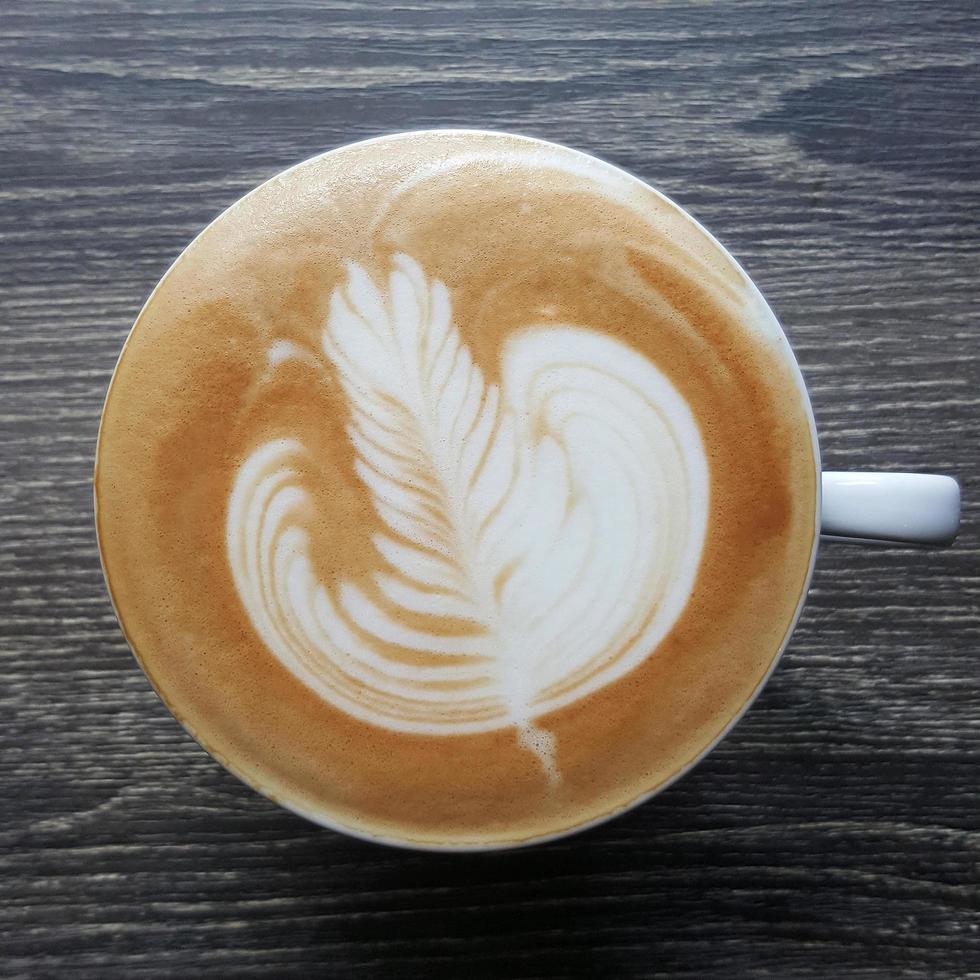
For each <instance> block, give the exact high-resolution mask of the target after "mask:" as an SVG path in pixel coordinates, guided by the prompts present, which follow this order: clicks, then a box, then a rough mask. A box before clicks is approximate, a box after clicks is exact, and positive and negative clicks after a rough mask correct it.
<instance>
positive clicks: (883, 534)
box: [233, 144, 960, 851]
mask: <svg viewBox="0 0 980 980" xmlns="http://www.w3.org/2000/svg"><path fill="white" fill-rule="evenodd" d="M542 145H545V146H547V144H542ZM565 152H567V151H565ZM583 157H584V155H583ZM584 159H591V158H588V157H584ZM605 166H609V165H608V164H606V165H605ZM613 169H614V170H615V168H613ZM618 173H619V175H620V177H622V178H625V179H626V180H628V181H631V182H632V181H635V180H636V178H634V177H632V176H630V175H625V174H623V173H622V171H618ZM661 196H662V195H661ZM670 203H671V204H672V206H673V207H676V208H678V211H680V212H681V213H682V214H683V215H684V217H685V219H686V220H688V221H690V222H691V223H693V224H694V225H695V226H697V227H698V228H700V229H701V231H702V232H703V233H704V234H705V236H706V237H707V238H709V239H711V240H712V241H714V242H715V244H716V245H717V247H718V249H719V250H720V251H721V252H722V253H723V254H724V255H725V256H726V257H727V258H728V259H729V260H730V261H731V263H732V265H733V266H734V267H735V268H737V269H739V268H740V266H739V265H738V263H737V262H736V261H735V259H734V258H733V257H732V256H731V254H730V253H729V252H728V251H727V250H726V249H725V248H724V247H723V246H722V245H721V244H720V243H718V242H717V241H716V240H715V239H714V238H713V236H711V235H710V233H709V232H707V231H706V230H705V229H704V228H703V227H701V226H700V224H699V223H698V222H697V221H695V219H694V218H692V217H691V216H690V215H689V214H687V212H685V211H683V209H681V208H679V206H678V205H676V204H674V203H673V202H670ZM743 275H744V271H743ZM745 278H746V282H747V283H748V285H749V288H750V289H751V291H752V292H754V293H755V294H756V295H757V297H758V300H759V302H760V303H761V304H763V307H764V311H765V314H766V319H767V320H768V319H769V317H770V316H771V313H770V311H769V310H768V307H766V306H765V301H764V299H763V298H762V296H761V294H759V293H758V289H757V288H756V287H754V285H752V284H751V280H750V279H749V277H748V276H747V275H746V276H745ZM771 325H772V327H773V330H774V331H776V335H777V338H778V342H779V344H780V346H781V347H782V355H783V356H784V357H785V359H786V361H787V362H788V363H789V364H791V365H792V367H793V369H794V370H795V373H796V378H797V382H798V388H799V391H800V395H801V397H802V399H803V402H804V407H805V409H806V412H807V418H808V422H809V431H810V436H811V439H812V443H813V459H814V466H815V468H816V472H817V474H820V473H821V470H820V456H819V446H818V445H817V437H816V423H815V421H814V418H813V413H812V409H811V407H810V402H809V396H808V394H807V392H806V386H805V384H804V381H803V378H802V374H801V373H800V372H799V367H798V365H797V363H796V359H795V355H794V354H793V353H792V350H791V348H790V346H789V344H788V342H786V340H785V336H784V335H781V334H779V332H778V325H777V323H776V320H775V318H774V317H772V320H771ZM815 508H816V514H815V517H816V524H817V527H818V529H819V534H818V535H814V542H813V547H812V550H811V553H810V564H809V569H808V572H807V579H806V582H805V585H804V588H803V590H802V594H801V598H800V601H799V604H798V606H797V609H796V614H795V616H794V619H793V623H792V625H791V628H790V630H789V631H788V632H787V634H786V637H785V638H784V641H783V644H782V646H781V647H780V649H779V651H778V653H777V655H776V656H775V657H774V658H773V660H772V663H771V664H770V666H769V670H768V672H767V674H766V677H765V678H763V680H762V682H761V683H760V684H759V685H758V686H757V687H756V689H755V692H754V694H753V696H752V697H751V698H749V699H748V700H747V701H746V703H745V704H743V705H742V706H741V708H740V710H739V711H738V713H737V715H736V716H735V717H734V718H732V720H731V721H730V723H729V724H728V725H727V726H726V727H725V729H724V730H723V731H722V732H721V733H720V734H719V735H718V737H717V738H715V739H714V740H713V741H712V742H711V743H710V744H708V745H707V746H705V747H704V748H703V749H702V751H701V752H699V753H698V755H697V756H696V757H695V758H694V759H692V760H690V761H689V762H688V764H687V765H685V766H683V768H682V769H680V770H679V771H678V772H676V773H675V774H674V775H673V776H672V778H670V779H668V780H667V781H665V782H664V783H661V784H660V785H659V786H657V787H656V789H654V790H653V791H651V792H649V793H647V794H645V795H642V796H640V797H638V798H636V799H634V800H632V801H631V802H630V803H629V804H628V805H626V806H624V807H621V808H619V809H617V810H616V811H614V812H613V813H611V814H609V815H607V816H604V817H602V818H600V819H597V820H594V821H591V822H587V823H585V824H580V825H578V826H575V827H574V828H572V829H570V830H566V831H563V832H561V833H557V834H551V835H546V836H540V837H535V838H532V839H531V840H529V841H527V843H541V842H544V841H547V840H553V839H555V838H556V837H564V836H569V835H571V834H574V833H578V832H580V831H582V830H586V829H588V828H589V827H592V826H595V825H596V824H599V823H604V822H605V821H606V820H608V819H611V818H612V817H613V816H617V815H619V814H622V813H624V812H626V811H627V810H630V809H633V808H634V807H636V806H639V805H640V804H641V803H643V802H645V801H646V800H649V799H650V798H651V797H653V796H655V795H657V794H658V793H660V792H662V791H663V790H664V789H665V788H666V787H667V786H669V785H671V784H672V783H673V782H675V781H676V780H677V779H678V778H680V777H681V776H683V775H684V774H685V773H687V772H689V771H690V769H691V768H693V767H694V766H695V765H697V763H698V762H700V760H701V759H703V758H704V757H705V756H706V755H707V754H708V753H709V752H710V751H711V750H712V749H713V748H714V747H715V746H716V745H717V744H718V743H719V742H720V741H721V739H722V738H724V737H725V735H726V734H727V733H728V732H729V731H730V730H731V728H732V727H733V726H734V725H735V724H736V722H737V721H738V720H739V719H740V718H741V717H742V715H744V713H745V712H746V711H747V710H748V708H749V706H750V705H751V703H752V701H753V700H754V699H755V697H757V696H758V694H759V692H760V691H761V690H762V688H763V687H764V686H765V683H766V681H767V680H768V678H769V676H771V674H772V671H773V670H774V669H775V666H776V664H777V663H778V661H779V658H780V656H781V655H782V652H783V650H784V649H785V647H786V645H787V643H788V641H789V638H790V636H791V634H792V629H793V627H795V625H796V621H797V620H798V618H799V615H800V613H801V612H802V608H803V605H804V603H805V599H806V592H807V589H808V588H809V584H810V577H811V576H812V573H813V566H814V562H815V559H816V554H817V538H818V537H819V536H823V537H832V538H838V539H845V540H853V541H867V542H893V543H906V544H916V545H945V544H949V543H950V542H952V540H953V538H954V537H955V535H956V532H957V529H958V526H959V511H960V493H959V486H958V485H957V483H956V481H955V480H954V479H952V478H950V477H947V476H935V475H925V474H914V473H869V472H854V473H840V472H824V473H822V479H821V480H817V481H816V500H815ZM233 771H234V770H233ZM281 802H283V805H284V806H286V807H287V808H289V809H295V812H301V815H302V816H305V817H307V818H308V819H311V820H313V821H314V822H316V823H318V824H321V825H323V826H326V827H330V828H332V829H335V830H339V831H343V832H346V833H348V834H351V835H352V836H361V835H359V834H357V833H356V832H352V830H351V829H350V828H348V827H345V826H342V825H339V824H337V823H335V822H333V821H332V820H330V819H328V818H327V817H324V816H321V815H320V814H317V813H311V812H307V811H299V810H298V809H296V808H294V807H292V806H291V805H290V804H289V803H288V802H285V801H281ZM369 839H370V840H373V841H377V842H381V843H389V844H396V845H399V846H404V847H413V846H414V847H419V846H418V845H412V844H409V843H406V842H405V841H402V840H398V839H390V840H388V839H385V838H379V837H375V836H372V837H370V838H369ZM513 846H515V845H514V844H511V843H503V844H487V845H477V846H467V845H463V846H460V845H453V844H446V845H444V846H439V845H432V846H422V847H419V849H422V850H455V851H477V850H480V851H482V850H497V849H503V848H506V847H513Z"/></svg>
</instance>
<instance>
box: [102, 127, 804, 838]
mask: <svg viewBox="0 0 980 980" xmlns="http://www.w3.org/2000/svg"><path fill="white" fill-rule="evenodd" d="M437 133H438V134H449V135H464V136H490V137H500V136H503V137H507V138H509V139H516V140H521V141H524V142H528V143H533V144H535V145H537V146H542V147H547V148H549V149H554V150H559V151H562V152H564V153H571V154H573V155H575V156H578V157H581V158H583V159H584V160H587V161H590V162H592V163H598V164H600V165H601V166H603V167H606V168H609V169H610V170H612V171H613V172H615V173H616V174H618V175H619V176H620V177H624V178H626V179H627V180H629V181H631V182H635V183H639V184H640V185H641V186H642V187H643V188H645V189H646V190H648V191H650V192H652V193H653V194H654V195H655V196H656V197H657V198H659V199H660V200H661V201H663V202H664V203H666V204H667V205H669V206H670V207H672V208H674V209H675V210H676V211H677V212H679V213H680V214H681V215H682V216H683V218H684V219H685V220H687V221H690V222H691V223H692V224H693V225H694V226H695V227H696V228H697V229H698V230H699V231H700V232H701V233H702V234H703V235H705V237H706V238H707V239H708V240H709V241H710V242H712V243H713V244H714V245H715V246H717V248H718V249H719V250H720V251H721V253H722V254H723V255H724V256H725V258H726V259H727V260H728V261H729V262H730V263H731V264H732V265H733V266H734V268H735V269H737V270H738V272H740V273H741V274H742V276H743V277H744V279H745V283H746V284H747V286H748V289H749V292H750V294H752V295H753V297H754V298H755V299H756V300H757V301H758V302H759V303H760V304H761V305H762V307H763V309H764V310H765V311H767V312H768V313H769V315H770V316H771V317H772V322H773V324H774V325H775V327H776V328H777V330H778V332H779V339H780V340H781V341H782V347H783V353H784V355H785V360H786V361H787V365H788V367H789V368H790V371H791V373H792V375H793V378H794V381H795V383H796V387H797V390H798V393H799V394H800V396H801V398H802V402H803V408H804V414H805V416H806V420H807V425H808V427H809V431H810V442H811V450H812V458H813V465H814V514H813V541H812V543H811V546H810V559H809V564H808V567H807V572H806V576H805V577H804V580H803V583H802V585H801V587H800V595H799V598H798V599H797V603H796V610H795V612H794V614H793V616H792V618H791V620H790V622H789V624H788V626H787V628H786V632H785V634H784V635H783V639H782V641H781V642H780V644H779V647H778V649H777V650H776V653H775V654H774V655H773V657H772V660H771V661H770V663H769V666H768V667H767V668H766V671H765V673H764V674H763V675H762V677H761V678H760V679H759V681H758V683H757V684H756V686H755V688H753V690H752V692H751V694H749V696H748V697H747V698H746V699H745V701H744V702H743V703H742V705H741V706H740V707H739V709H738V711H737V712H736V713H735V714H734V715H733V716H732V717H731V718H730V719H729V720H728V722H727V723H726V724H725V726H724V727H723V728H722V729H721V731H720V732H718V734H717V735H716V736H715V737H714V738H713V739H712V740H711V741H710V742H708V743H707V744H706V745H705V746H704V747H702V748H701V749H700V750H699V751H698V752H697V753H696V754H695V755H694V756H693V757H692V758H691V759H689V760H688V761H687V762H685V763H684V764H683V765H682V766H681V767H680V768H679V769H677V770H676V771H675V772H673V773H671V775H670V776H668V777H667V778H666V779H664V780H663V781H662V782H660V783H658V784H657V785H656V786H655V787H653V789H651V790H649V791H647V792H645V793H641V794H640V795H639V796H637V797H634V798H633V799H632V800H630V801H629V802H627V803H624V804H622V805H621V806H618V807H615V808H614V809H612V810H609V811H608V812H606V813H602V814H600V815H599V816H598V817H593V818H592V819H590V820H587V821H585V822H583V823H578V824H575V825H574V826H572V827H566V828H564V829H562V830H558V831H555V832H553V833H548V834H537V835H534V836H531V837H527V838H523V839H516V840H499V841H486V842H476V841H469V842H466V841H464V842H460V843H452V842H432V841H424V840H412V839H411V838H403V837H395V836H388V835H385V834H372V833H368V832H366V831H363V830H359V829H358V828H357V827H354V826H350V825H347V824H343V823H341V822H339V821H335V820H332V819H331V818H329V817H324V816H323V815H322V814H321V813H318V812H315V811H313V810H309V809H306V808H304V807H303V806H301V805H299V804H297V803H295V802H293V801H290V800H285V799H280V798H279V797H278V796H277V795H275V794H273V793H272V792H271V791H269V790H268V789H266V788H264V787H263V786H261V785H260V784H259V782H258V781H257V780H253V779H252V778H250V777H249V776H247V775H246V774H245V773H244V772H243V771H241V770H240V769H239V768H238V767H237V766H236V764H235V762H234V761H233V760H230V759H227V758H226V757H225V756H223V755H222V754H221V753H220V752H217V751H216V750H215V749H213V748H212V747H211V746H210V745H209V744H208V739H207V738H206V737H204V736H202V735H200V734H199V733H198V732H197V731H196V730H195V728H194V727H193V726H192V725H190V724H189V723H188V721H187V720H186V719H185V718H184V717H183V716H182V714H181V713H180V712H179V711H178V709H177V707H176V706H175V705H174V704H173V703H171V700H170V699H168V698H167V697H166V695H165V694H164V692H163V691H162V689H161V687H160V686H159V685H158V683H157V681H156V679H155V678H154V677H153V675H152V673H151V672H150V670H149V668H148V666H147V664H146V663H145V662H144V659H143V657H142V656H141V655H140V653H139V651H138V650H137V649H136V646H135V644H134V643H133V641H132V640H131V638H130V636H129V633H128V632H127V630H126V626H125V623H124V621H123V617H122V615H121V614H120V610H119V607H118V605H117V604H116V598H115V595H114V594H113V589H112V584H111V582H110V580H109V574H108V570H107V569H106V562H105V556H104V553H103V547H102V538H101V534H100V530H99V528H100V520H99V515H100V512H99V493H98V475H99V461H100V458H101V449H102V439H103V430H104V425H105V417H106V409H107V407H108V404H109V399H110V397H111V395H112V388H113V385H114V384H115V381H116V377H117V374H118V372H119V368H120V366H121V364H122V361H123V358H124V356H125V354H126V349H127V347H128V346H129V342H130V340H131V339H132V337H133V334H134V332H135V331H136V328H137V326H138V325H139V322H140V320H141V319H142V317H143V314H144V313H145V312H146V311H147V310H148V309H149V307H150V304H151V303H152V302H153V299H154V297H155V296H156V293H157V291H158V290H159V289H160V288H161V287H162V286H163V285H164V283H165V282H166V281H167V280H168V279H169V278H170V276H171V275H172V274H173V273H174V271H175V270H176V268H177V266H178V265H179V264H180V263H181V260H182V259H183V258H184V256H185V255H186V254H187V252H188V251H189V250H190V249H191V248H192V247H193V246H194V244H195V243H196V242H197V241H198V239H199V238H201V237H202V236H203V235H205V234H206V233H207V232H208V231H209V230H210V228H211V227H212V226H213V225H215V224H216V223H218V222H219V221H221V220H222V218H224V217H225V215H226V214H229V213H230V212H231V211H233V210H234V209H235V208H237V207H238V206H239V205H241V204H242V203H243V202H244V201H246V200H247V199H248V198H250V197H252V195H253V194H257V193H258V192H259V191H260V190H261V189H262V188H264V187H265V186H266V185H267V184H268V183H270V182H272V181H274V180H278V179H280V178H281V177H283V176H285V175H286V174H289V173H291V172H293V171H295V170H298V169H299V168H301V167H305V166H308V165H309V164H311V163H313V162H314V161H316V160H320V159H322V158H324V157H327V156H330V155H331V154H334V153H339V152H342V151H344V150H349V149H352V148H354V147H363V146H369V145H371V144H374V143H381V142H385V141H387V140H396V139H403V138H405V137H407V136H429V135H433V134H437ZM821 472H822V465H821V459H820V445H819V441H818V439H817V426H816V419H815V417H814V414H813V406H812V404H811V402H810V394H809V391H808V390H807V387H806V380H805V379H804V377H803V372H802V370H801V369H800V365H799V362H798V360H797V358H796V352H795V351H794V350H793V347H792V344H790V342H789V338H788V337H787V336H786V331H785V330H784V329H783V325H782V323H781V322H780V321H779V318H778V317H777V316H776V314H775V313H774V312H773V310H772V307H770V305H769V303H768V301H767V300H766V298H765V296H763V294H762V292H761V290H760V289H759V287H758V286H757V285H756V283H755V281H754V280H753V279H752V277H751V276H749V274H748V273H747V272H746V271H745V269H743V268H742V265H741V264H740V263H739V262H738V260H737V259H736V258H735V256H733V255H732V253H731V252H730V251H729V250H728V249H727V248H726V247H725V245H723V244H722V243H721V242H720V241H719V240H718V239H717V238H716V237H715V236H714V235H713V234H712V233H711V232H710V231H709V230H708V229H707V228H705V227H704V225H702V224H701V222H700V221H698V219H697V218H695V217H694V216H693V215H692V214H691V213H690V212H689V211H688V210H687V209H686V208H684V207H682V206H681V205H680V204H678V203H677V202H676V201H675V200H673V198H671V197H668V196H667V195H666V194H664V193H663V192H662V191H660V190H658V189H657V188H656V187H653V186H652V185H651V184H649V183H647V181H646V180H644V179H643V178H642V177H639V176H637V175H636V174H634V173H632V172H630V171H629V170H626V169H625V168H623V167H620V166H618V165H616V164H614V163H610V162H609V161H608V160H606V159H604V158H602V157H599V156H596V155H594V154H592V153H587V152H585V151H584V150H578V149H575V148H574V147H571V146H567V145H565V144H564V143H556V142H554V141H552V140H546V139H542V138H540V137H536V136H527V135H524V134H521V133H514V132H511V131H509V130H501V129H478V128H468V127H453V126H450V127H433V128H425V129H410V130H400V131H398V132H393V133H384V134H382V135H380V136H371V137H368V138H367V139H362V140H355V141H354V142H352V143H343V144H341V145H340V146H335V147H333V148H331V149H329V150H325V151H324V152H322V153H316V154H314V155H313V156H311V157H307V158H306V159H304V160H300V161H299V162H297V163H295V164H293V165H291V166H289V167H286V168H285V169H284V170H280V171H277V172H276V173H275V174H273V175H272V176H271V177H268V178H267V179H266V180H263V181H262V182H261V183H259V184H258V185H256V186H255V187H253V188H252V189H251V190H249V191H248V192H247V193H245V194H243V195H242V196H241V197H239V198H237V199H236V200H235V201H233V202H232V203H231V204H230V205H229V206H228V207H226V208H224V209H223V210H222V211H220V212H219V213H218V214H217V215H215V217H214V218H212V219H211V221H209V222H208V223H207V224H206V225H205V226H204V228H202V229H201V230H200V231H199V232H198V233H197V234H196V235H195V236H194V237H193V238H192V239H191V240H190V241H189V242H188V243H187V244H186V245H185V246H184V248H183V249H181V251H180V254H179V255H178V256H177V257H176V258H175V259H174V261H173V262H172V263H171V264H170V266H169V267H168V269H167V271H166V272H165V273H164V274H163V275H162V276H161V277H160V279H159V280H158V282H157V283H156V285H155V286H154V287H153V289H152V290H151V291H150V293H149V295H148V296H147V298H146V301H145V302H144V303H143V305H142V306H141V307H140V311H139V313H138V314H137V315H136V318H135V320H134V321H133V325H132V326H131V327H130V328H129V331H128V333H127V334H126V339H125V341H124V342H123V345H122V348H121V349H120V351H119V356H118V358H117V359H116V364H115V366H114V368H113V370H112V376H111V378H110V379H109V384H108V386H107V388H106V394H105V398H104V399H103V403H102V410H101V412H100V415H99V430H98V434H97V436H96V442H95V466H94V469H93V475H92V499H93V511H94V514H93V516H94V524H95V537H96V545H97V549H98V553H99V564H100V566H101V568H102V577H103V580H104V582H105V586H106V592H107V593H108V595H109V601H110V603H111V605H112V610H113V613H114V614H115V617H116V620H117V622H118V624H119V628H120V630H121V631H122V634H123V637H124V639H125V640H126V643H127V645H128V646H129V649H130V652H131V653H132V655H133V658H134V659H135V660H136V663H137V665H138V666H139V668H140V670H142V672H143V674H144V675H145V676H146V678H147V680H148V681H149V682H150V686H151V687H152V688H153V690H154V692H155V693H156V695H157V697H159V698H160V700H161V701H162V702H163V704H164V706H165V707H166V708H167V710H168V711H169V712H170V713H171V714H172V715H173V716H174V718H175V719H176V721H177V722H178V723H179V724H180V725H181V726H182V727H183V728H184V730H185V731H186V732H187V733H188V734H189V735H190V736H191V737H192V738H193V739H194V740H195V741H196V742H197V743H198V745H200V746H201V748H202V749H204V751H205V752H207V754H208V755H210V756H211V758H212V759H214V760H215V761H216V762H217V763H218V764H219V765H221V766H222V767H223V768H224V769H226V770H227V771H228V772H229V773H231V775H232V776H234V777H235V778H236V779H238V780H240V781H241V782H242V783H244V784H245V785H246V786H248V787H249V788H250V789H252V790H254V791H255V792H257V793H259V794H260V795H261V796H264V797H265V798H266V799H268V800H271V801H272V802H273V803H275V804H276V805H277V806H280V807H282V808H283V809H284V810H286V811H288V812H290V813H293V814H295V815H296V816H298V817H302V818H303V819H305V820H308V821H310V822H311V823H313V824H315V825H317V826H319V827H323V828H324V829H327V830H332V831H336V832H337V833H341V834H345V835H346V836H348V837H353V838H355V839H356V840H361V841H366V842H369V843H372V844H381V845H385V846H388V847H397V848H400V849H402V850H410V851H423V852H431V853H455V854H478V853H484V852H493V851H512V850H519V849H523V848H527V847H532V846H534V845H538V844H548V843H551V842H552V841H558V840H563V839H565V838H567V837H573V836H575V835H578V834H581V833H585V832H586V831H588V830H592V829H594V828H596V827H600V826H602V825H603V824H606V823H609V822H610V821H612V820H615V819H616V818H617V817H621V816H623V815H624V814H626V813H629V812H630V811H631V810H634V809H636V808H638V807H640V806H642V805H643V804H644V803H648V802H649V801H650V800H652V799H653V798H654V797H655V796H659V795H660V794H661V793H662V792H664V791H665V790H667V789H669V788H670V787H671V786H673V785H674V783H676V782H677V781H678V780H680V779H682V778H683V777H684V776H686V775H687V774H688V773H689V772H691V770H693V769H694V768H695V767H696V766H698V765H699V764H700V763H701V762H703V761H704V759H705V758H706V757H707V756H708V755H710V754H711V752H713V751H714V749H715V748H717V747H718V745H719V744H720V743H721V742H722V741H723V740H724V739H725V738H726V737H727V736H728V735H729V733H730V732H731V731H732V729H733V728H734V727H735V726H736V725H737V724H738V723H739V722H740V721H741V720H742V718H743V717H744V716H745V714H746V713H747V712H748V710H749V709H750V708H751V707H752V705H753V704H754V703H755V701H756V699H757V698H758V697H759V695H760V694H761V693H762V691H763V689H764V688H765V686H766V685H767V684H768V682H769V680H770V678H771V677H772V675H773V673H774V671H775V670H776V667H777V666H778V664H779V662H780V660H782V657H783V654H784V653H785V651H786V648H787V647H788V645H789V642H790V640H791V638H792V636H793V633H794V632H795V630H796V626H797V624H798V623H799V620H800V616H801V615H802V613H803V607H804V606H805V605H806V599H807V595H808V593H809V590H810V583H811V581H812V579H813V570H814V567H815V565H816V559H817V552H818V550H819V544H820V513H821V502H822V488H821Z"/></svg>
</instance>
